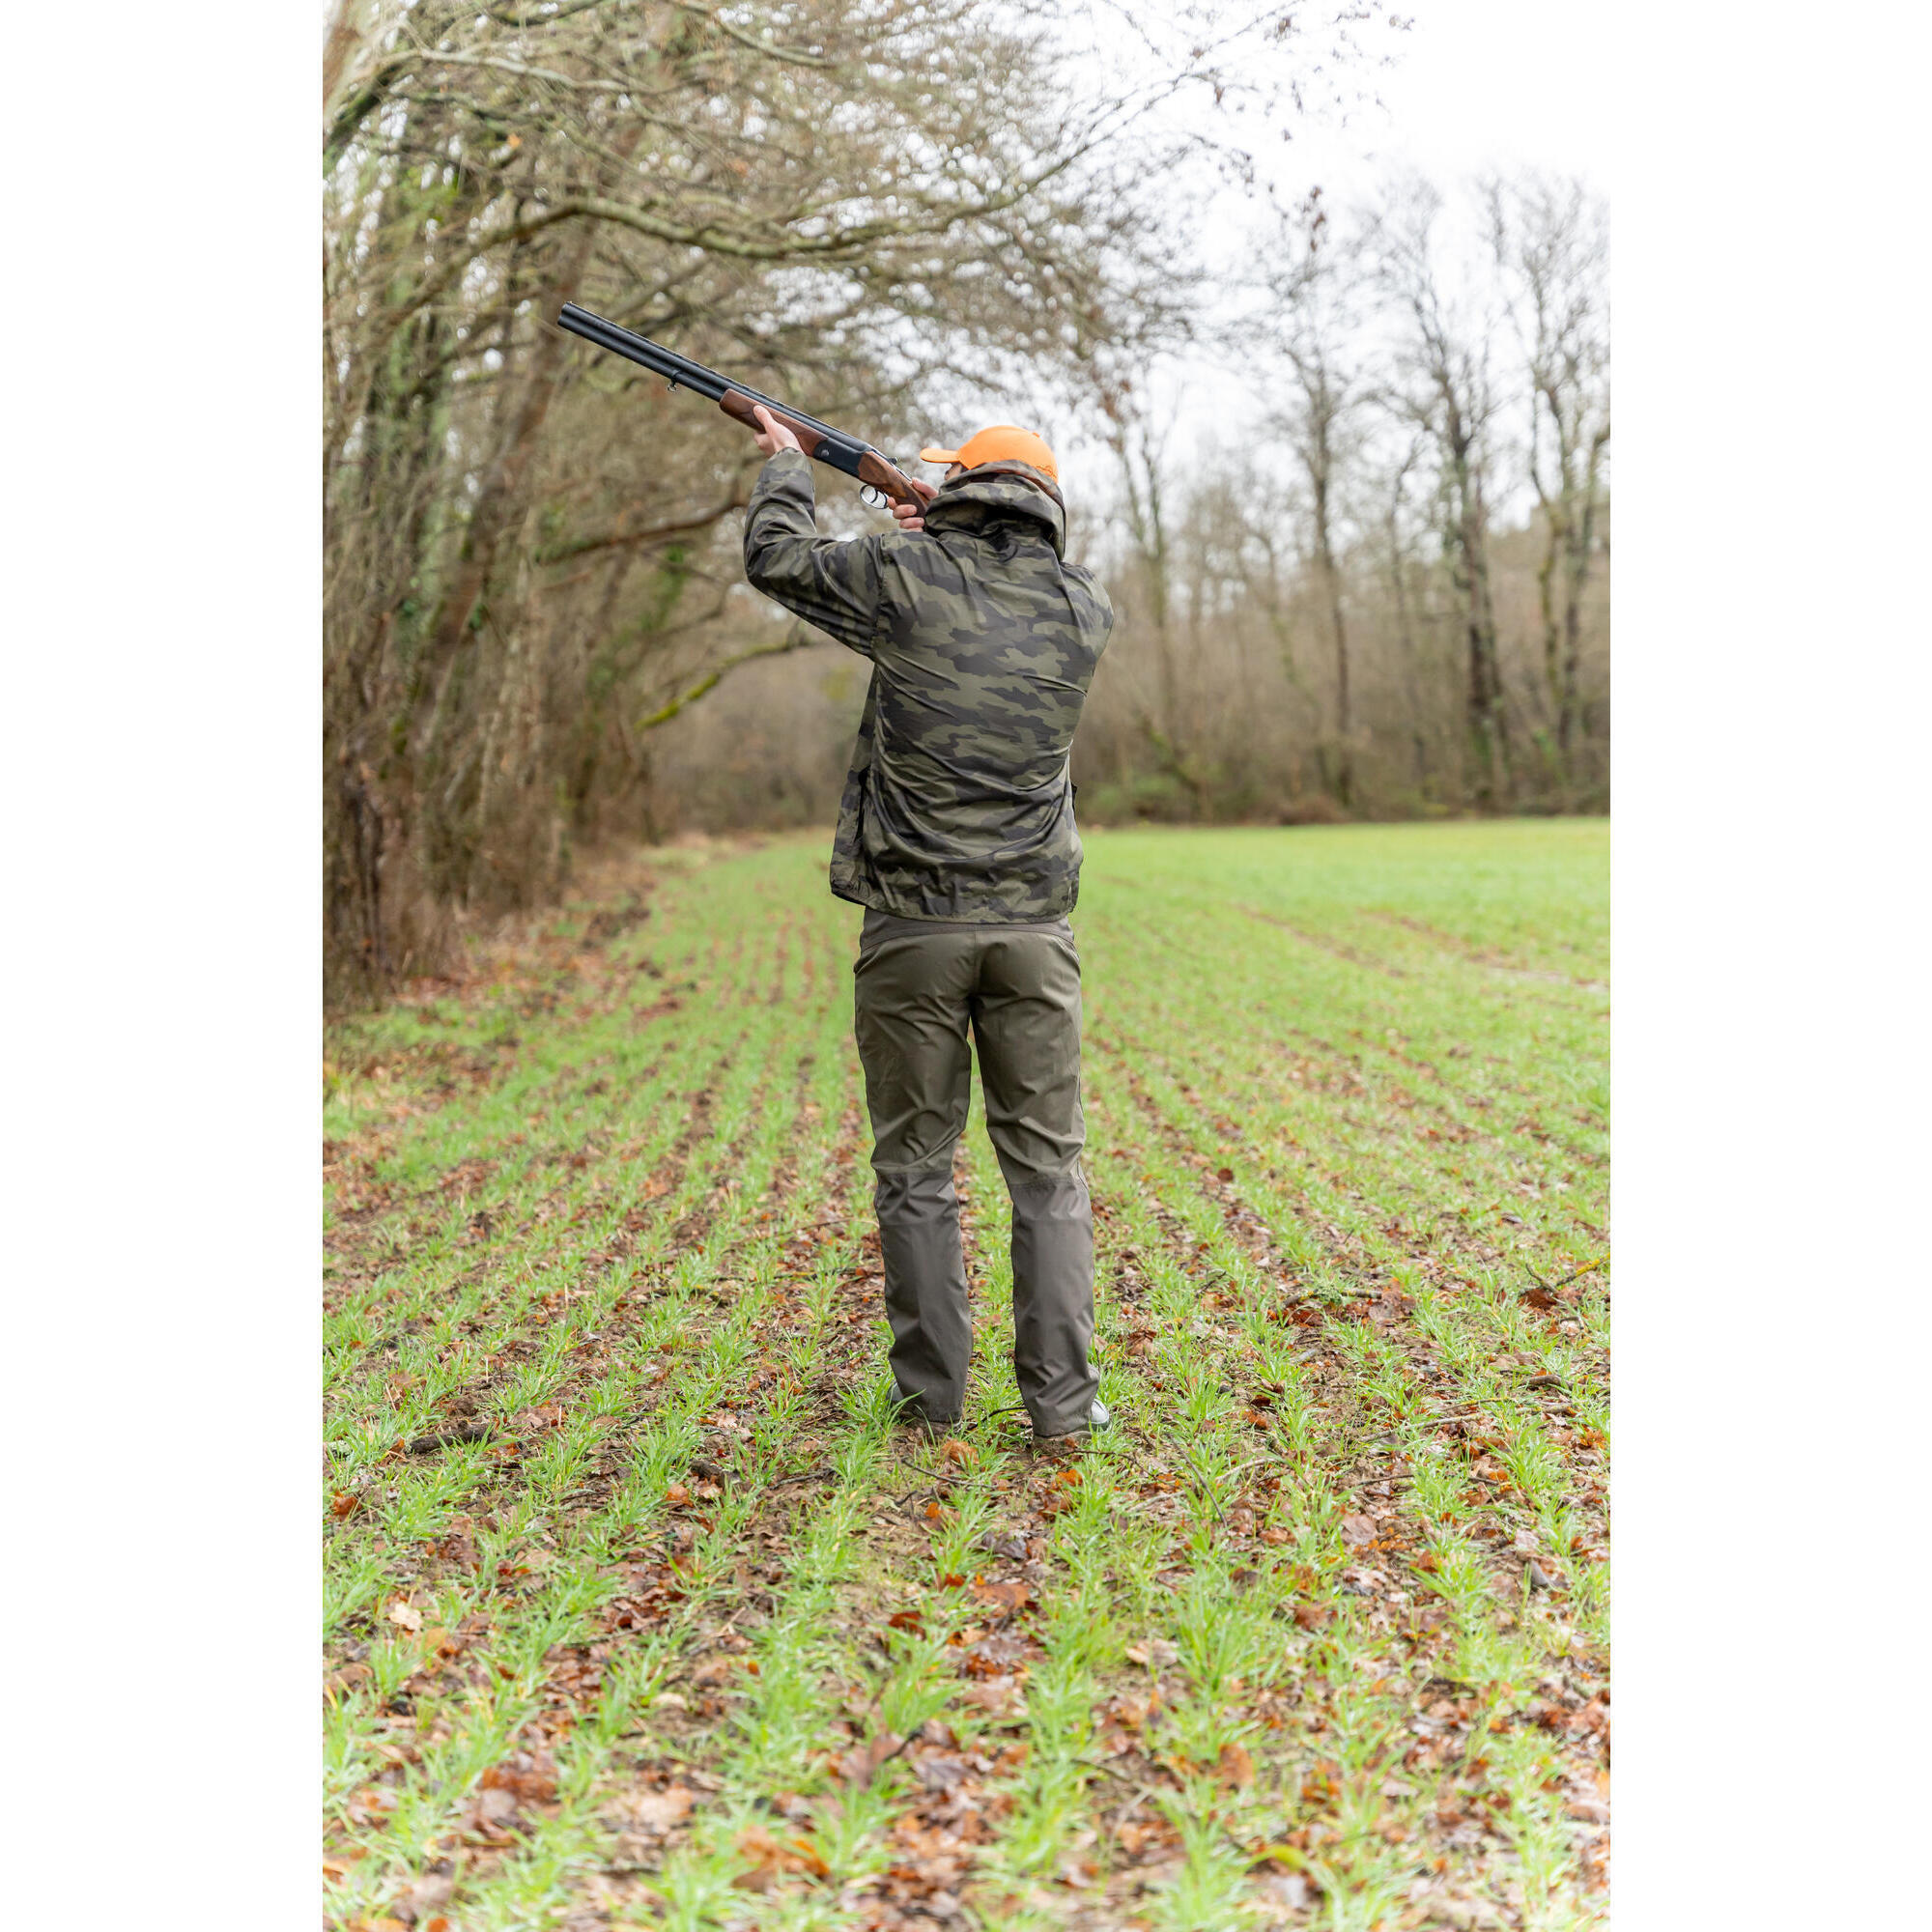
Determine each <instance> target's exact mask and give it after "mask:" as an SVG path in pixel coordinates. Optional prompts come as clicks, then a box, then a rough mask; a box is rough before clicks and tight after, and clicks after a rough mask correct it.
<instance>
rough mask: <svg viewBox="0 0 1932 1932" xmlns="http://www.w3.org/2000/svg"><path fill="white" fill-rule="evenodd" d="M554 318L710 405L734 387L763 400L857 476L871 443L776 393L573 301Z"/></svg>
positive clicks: (824, 459)
mask: <svg viewBox="0 0 1932 1932" xmlns="http://www.w3.org/2000/svg"><path fill="white" fill-rule="evenodd" d="M556 320H557V326H558V327H562V328H567V329H569V330H570V332H571V333H572V334H573V335H581V336H582V338H583V339H584V341H586V342H591V343H595V344H596V346H597V347H598V348H599V349H608V350H610V351H611V354H612V355H623V356H627V357H628V358H629V359H630V360H631V361H633V362H636V363H638V364H639V366H641V367H642V368H645V369H649V370H650V371H652V373H653V374H655V375H659V376H662V377H663V378H664V379H665V381H666V382H668V383H676V384H680V385H681V386H682V387H684V388H687V389H695V390H696V392H697V394H699V395H700V396H708V397H709V398H710V399H711V400H712V401H713V402H714V403H715V402H718V401H720V400H722V399H723V397H724V396H725V392H726V391H727V390H732V389H735V390H736V391H737V393H738V394H739V395H741V396H748V397H750V399H751V400H752V401H753V402H754V403H763V404H764V406H765V407H766V409H768V410H773V411H777V412H781V413H782V414H783V415H784V417H785V418H786V420H787V421H789V422H793V423H799V424H803V425H804V427H805V428H807V429H809V430H810V431H812V432H813V433H814V434H815V435H816V436H817V437H818V439H819V442H820V445H821V449H822V451H823V453H822V454H819V461H820V462H830V463H832V464H833V465H834V467H835V468H837V469H844V470H848V471H850V472H851V473H852V474H854V475H857V474H858V470H857V468H856V466H857V464H858V460H859V458H860V457H861V456H862V455H863V454H864V453H865V452H866V451H867V449H869V448H870V447H871V445H870V444H869V443H867V442H864V441H862V440H860V439H859V438H858V437H856V436H854V435H853V434H852V433H851V432H850V431H849V430H842V429H838V428H835V427H834V426H833V425H832V424H831V423H828V422H820V421H819V420H818V418H817V417H816V416H809V415H807V414H806V412H804V411H803V410H801V409H795V408H794V407H793V406H792V405H791V404H790V403H781V402H780V401H779V399H778V398H777V397H776V396H768V395H766V394H765V392H764V391H763V390H762V389H754V388H753V387H752V386H751V385H750V384H747V383H734V382H732V381H731V380H730V378H729V377H727V376H721V375H720V374H719V373H718V371H717V370H716V369H707V368H706V367H705V366H704V364H703V363H702V362H694V361H692V360H691V358H690V357H689V356H688V355H679V354H678V353H677V351H676V350H674V349H667V348H666V347H665V346H664V344H663V343H661V342H653V341H652V340H651V339H650V337H649V336H647V335H634V334H632V332H631V331H630V330H629V329H628V328H620V327H618V326H617V324H615V323H614V322H606V321H605V319H604V318H603V317H602V316H601V315H592V314H591V313H590V311H589V310H588V309H587V308H579V307H578V305H577V304H576V303H575V302H565V303H564V305H563V307H562V309H561V310H560V311H559V312H558V315H557V318H556ZM754 426H755V425H754ZM814 453H815V454H818V452H814Z"/></svg>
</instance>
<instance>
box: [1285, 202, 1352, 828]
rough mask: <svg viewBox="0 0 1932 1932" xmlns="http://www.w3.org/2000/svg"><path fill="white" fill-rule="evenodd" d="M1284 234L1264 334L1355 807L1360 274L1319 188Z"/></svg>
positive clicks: (1344, 787)
mask: <svg viewBox="0 0 1932 1932" xmlns="http://www.w3.org/2000/svg"><path fill="white" fill-rule="evenodd" d="M1279 240H1280V248H1281V252H1280V254H1279V255H1278V256H1276V257H1275V258H1274V260H1273V263H1272V266H1271V267H1270V269H1269V270H1268V271H1267V272H1266V274H1265V275H1264V288H1265V290H1266V293H1267V296H1268V298H1269V300H1268V306H1267V310H1266V312H1265V316H1264V320H1263V323H1262V325H1261V329H1260V333H1261V335H1262V336H1263V339H1264V341H1265V343H1266V345H1267V346H1268V347H1269V348H1271V349H1273V350H1274V352H1275V353H1276V354H1277V355H1279V357H1280V358H1281V359H1282V360H1283V361H1284V362H1285V363H1286V364H1287V366H1288V369H1289V371H1290V374H1291V376H1292V379H1293V403H1292V405H1291V406H1290V407H1288V408H1287V409H1284V410H1281V411H1278V412H1275V413H1274V414H1273V415H1272V416H1271V417H1270V418H1269V424H1268V426H1269V428H1271V429H1272V430H1274V431H1275V432H1276V433H1277V434H1279V435H1280V436H1281V437H1282V439H1283V440H1284V441H1285V442H1286V443H1287V445H1288V447H1289V449H1290V450H1291V451H1292V452H1293V456H1294V459H1295V462H1296V465H1297V467H1298V468H1299V469H1300V471H1301V475H1302V478H1303V480H1304V481H1305V483H1306V484H1307V487H1308V497H1309V516H1308V535H1309V539H1310V543H1311V547H1312V551H1313V557H1314V564H1315V572H1316V576H1317V579H1318V581H1319V582H1320V585H1321V605H1322V614H1323V619H1324V622H1325V625H1326V629H1327V632H1328V637H1329V643H1330V647H1331V649H1332V651H1333V663H1334V670H1335V769H1334V773H1333V779H1332V783H1333V789H1334V793H1335V797H1336V800H1337V802H1338V803H1339V804H1340V805H1341V806H1342V807H1343V808H1344V809H1345V810H1346V809H1347V808H1349V807H1350V805H1352V804H1353V802H1354V770H1353V733H1354V719H1353V716H1352V712H1351V706H1350V690H1349V626H1348V617H1347V613H1346V611H1345V610H1344V606H1343V572H1342V567H1341V564H1340V562H1339V561H1338V558H1337V544H1336V520H1337V515H1338V509H1337V505H1338V497H1339V489H1340V481H1341V469H1342V465H1343V462H1344V459H1345V451H1346V444H1347V441H1348V439H1349V437H1350V432H1351V429H1352V424H1353V418H1354V417H1355V415H1356V414H1357V412H1359V410H1360V408H1361V405H1362V403H1363V401H1364V399H1365V395H1366V391H1367V384H1366V380H1365V378H1364V376H1363V374H1362V370H1361V365H1360V361H1359V356H1360V354H1361V349H1360V343H1361V333H1362V330H1361V322H1360V318H1359V316H1358V315H1357V314H1355V313H1354V302H1353V296H1354V288H1353V283H1354V279H1355V273H1356V270H1355V265H1354V264H1353V263H1352V262H1351V261H1350V259H1349V258H1348V256H1347V255H1346V254H1344V253H1342V252H1341V251H1339V250H1338V245H1337V242H1336V239H1335V235H1334V232H1333V228H1332V226H1331V224H1330V222H1329V218H1328V214H1327V211H1326V210H1325V209H1324V208H1323V207H1322V205H1321V189H1320V188H1317V189H1316V190H1315V191H1314V192H1313V193H1312V194H1311V195H1310V196H1309V197H1308V199H1307V200H1306V201H1305V202H1304V203H1303V204H1302V206H1301V207H1300V208H1299V209H1298V210H1297V211H1296V212H1295V213H1294V215H1293V218H1292V219H1291V220H1289V221H1288V222H1285V223H1284V224H1283V233H1282V234H1281V236H1280V238H1279ZM1323 762H1324V763H1325V759H1324V761H1323Z"/></svg>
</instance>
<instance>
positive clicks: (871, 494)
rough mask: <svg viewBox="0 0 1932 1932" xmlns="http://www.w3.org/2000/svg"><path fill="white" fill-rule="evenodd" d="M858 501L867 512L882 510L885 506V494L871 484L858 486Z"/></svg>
mask: <svg viewBox="0 0 1932 1932" xmlns="http://www.w3.org/2000/svg"><path fill="white" fill-rule="evenodd" d="M859 500H860V502H862V503H864V504H865V505H866V507H867V509H868V510H882V509H884V508H885V505H886V493H885V492H884V491H883V490H881V489H879V488H878V487H877V486H876V485H874V484H871V483H862V484H860V485H859Z"/></svg>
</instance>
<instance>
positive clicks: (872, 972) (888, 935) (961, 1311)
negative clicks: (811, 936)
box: [853, 913, 973, 1422]
mask: <svg viewBox="0 0 1932 1932" xmlns="http://www.w3.org/2000/svg"><path fill="white" fill-rule="evenodd" d="M971 970H972V962H971V958H970V954H969V951H968V948H967V945H966V944H965V943H964V942H962V941H961V940H960V939H959V938H958V937H957V936H955V935H952V934H950V933H944V932H932V931H930V930H922V929H921V928H920V925H919V923H918V922H916V921H911V920H893V919H887V918H886V917H885V916H884V915H882V914H878V913H868V914H867V918H866V923H865V928H864V930H863V932H862V934H861V938H860V945H859V959H858V963H857V965H856V966H855V967H854V968H853V974H854V1002H853V1009H854V1013H853V1016H854V1031H855V1033H856V1035H857V1038H858V1042H859V1059H860V1062H861V1064H862V1065H864V1067H865V1072H866V1104H867V1111H868V1112H869V1113H870V1115H871V1120H872V1137H873V1148H872V1166H873V1170H874V1174H875V1184H874V1187H873V1194H872V1199H873V1205H874V1207H875V1208H876V1209H877V1212H878V1217H879V1255H880V1260H881V1262H882V1264H884V1268H885V1277H886V1319H887V1321H889V1322H890V1323H891V1326H892V1331H893V1346H892V1350H891V1353H890V1357H889V1359H890V1361H891V1363H892V1370H893V1378H894V1380H895V1381H896V1382H897V1383H898V1385H899V1387H900V1388H901V1389H902V1390H903V1391H904V1392H905V1393H906V1394H907V1395H908V1396H910V1397H912V1398H913V1400H914V1401H915V1403H916V1404H917V1405H918V1406H919V1408H920V1410H921V1412H922V1413H923V1414H924V1415H925V1416H926V1417H927V1418H928V1419H929V1420H931V1421H934V1422H951V1421H952V1420H953V1419H954V1418H955V1417H957V1416H958V1414H959V1412H960V1409H961V1406H962V1405H963V1404H964V1401H965V1397H966V1372H967V1368H968V1366H969V1365H970V1363H971V1361H972V1354H973V1321H972V1316H971V1313H970V1311H969V1309H968V1305H967V1297H966V1264H965V1261H964V1258H963V1257H962V1255H961V1253H960V1247H959V1203H958V1196H957V1194H956V1193H955V1192H954V1189H953V1185H952V1151H953V1149H954V1148H955V1147H956V1146H957V1145H958V1143H959V1136H960V1134H961V1133H962V1132H963V1131H964V1130H965V1126H966V1114H967V1107H968V1102H969V1095H970V1091H971V1081H972V1067H971V1060H970V1054H969V1048H968V1046H967V997H968V987H969V985H970V983H971Z"/></svg>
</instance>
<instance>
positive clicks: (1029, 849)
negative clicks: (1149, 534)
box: [745, 450, 1114, 925]
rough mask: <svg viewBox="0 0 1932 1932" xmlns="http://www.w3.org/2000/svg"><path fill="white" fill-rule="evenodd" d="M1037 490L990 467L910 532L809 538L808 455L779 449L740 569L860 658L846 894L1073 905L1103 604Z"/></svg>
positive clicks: (1053, 912)
mask: <svg viewBox="0 0 1932 1932" xmlns="http://www.w3.org/2000/svg"><path fill="white" fill-rule="evenodd" d="M1030 477H1031V478H1034V479H1035V480H1034V481H1031V482H1030V481H1028V480H1027V479H1028V478H1030ZM1042 485H1045V486H1046V487H1047V488H1050V487H1051V486H1050V485H1046V479H1045V478H1044V477H1043V476H1040V475H1039V473H1038V472H1037V470H1034V469H1029V468H1028V467H1027V466H1026V465H1024V464H1019V463H1000V464H986V465H983V466H982V467H980V469H973V470H969V471H968V472H967V473H966V474H965V475H963V476H958V477H955V478H954V479H953V480H952V482H950V483H948V484H946V485H944V486H943V487H942V488H941V490H940V492H939V495H938V496H937V497H934V498H933V500H932V503H931V505H930V506H929V507H928V509H927V510H926V513H925V528H924V530H923V531H916V530H915V531H906V530H894V531H892V532H891V533H890V534H888V535H885V536H874V537H860V538H855V539H853V540H852V541H850V542H843V543H841V542H838V541H837V540H835V539H833V538H829V537H822V536H820V535H819V533H818V526H817V524H816V522H815V521H814V519H813V516H812V494H811V465H810V461H809V460H808V459H807V458H806V457H805V456H803V455H801V454H799V453H798V452H797V451H794V450H783V451H781V452H780V453H779V454H778V455H777V456H775V457H773V458H772V460H771V461H770V462H769V463H767V464H766V465H765V468H764V470H763V472H762V474H761V475H760V476H759V478H758V483H757V488H756V489H755V490H753V493H752V504H751V511H750V514H749V515H748V516H747V518H746V520H745V575H746V576H747V577H748V578H750V579H751V581H752V582H753V584H754V585H755V586H756V587H757V588H758V589H759V590H762V591H763V592H764V593H765V595H766V596H767V597H770V598H773V599H775V600H776V601H777V602H778V603H780V604H782V605H783V606H784V607H785V609H786V610H787V611H794V612H796V614H797V615H799V616H801V617H803V618H804V619H805V620H806V621H807V622H808V623H810V624H814V625H816V626H817V627H818V628H819V629H820V630H821V631H824V632H826V633H828V634H829V635H830V636H832V637H834V638H836V639H838V642H840V643H841V644H848V645H850V646H851V648H852V649H853V650H855V651H859V652H861V653H863V654H864V655H865V656H867V657H868V658H870V659H871V660H872V681H871V685H870V688H869V689H868V690H867V694H866V709H865V713H864V716H863V717H862V718H861V720H860V723H859V741H858V744H857V746H856V747H855V748H854V750H853V753H852V769H851V771H850V773H849V774H848V775H847V777H846V780H845V795H844V798H843V800H842V801H841V803H840V806H839V810H838V838H837V841H836V843H835V844H834V847H833V853H832V890H833V891H834V892H835V893H836V894H838V896H839V897H840V898H844V899H852V900H855V901H856V902H857V903H858V904H860V905H864V906H876V907H877V908H878V909H879V910H880V911H881V912H889V913H895V914H896V915H897V916H898V917H900V918H901V919H937V920H954V921H959V922H962V923H970V924H975V925H1010V924H1015V923H1024V922H1028V921H1036V920H1050V919H1055V918H1058V917H1060V916H1061V915H1063V914H1065V913H1067V912H1070V911H1071V910H1072V907H1073V902H1074V900H1075V898H1076V897H1078V895H1079V891H1080V837H1079V834H1078V833H1077V832H1076V831H1075V830H1074V825H1073V787H1072V783H1071V781H1070V780H1069V778H1068V776H1067V769H1066V762H1067V752H1068V749H1069V747H1070V746H1071V745H1072V743H1073V727H1074V726H1075V725H1077V724H1079V722H1080V707H1081V705H1082V704H1083V703H1084V702H1085V701H1086V696H1087V687H1088V686H1089V685H1090V684H1091V683H1092V682H1093V681H1094V667H1095V666H1096V665H1097V664H1098V663H1099V661H1100V653H1101V651H1102V650H1104V649H1105V648H1106V643H1107V634H1108V632H1109V631H1111V630H1112V629H1113V625H1114V612H1113V607H1112V606H1111V605H1110V604H1109V603H1108V601H1107V593H1106V591H1105V590H1104V589H1102V588H1101V586H1100V585H1099V583H1098V582H1095V580H1094V577H1093V576H1092V575H1091V574H1090V573H1089V572H1087V571H1085V570H1083V569H1081V568H1080V567H1079V566H1078V565H1077V564H1070V563H1065V562H1064V561H1062V557H1061V553H1062V551H1063V550H1064V548H1065V541H1066V516H1065V510H1064V509H1063V508H1062V506H1061V502H1060V497H1059V493H1058V492H1057V491H1056V492H1054V493H1053V495H1052V496H1048V495H1047V494H1045V490H1044V489H1043V488H1042V487H1040V486H1042Z"/></svg>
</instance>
